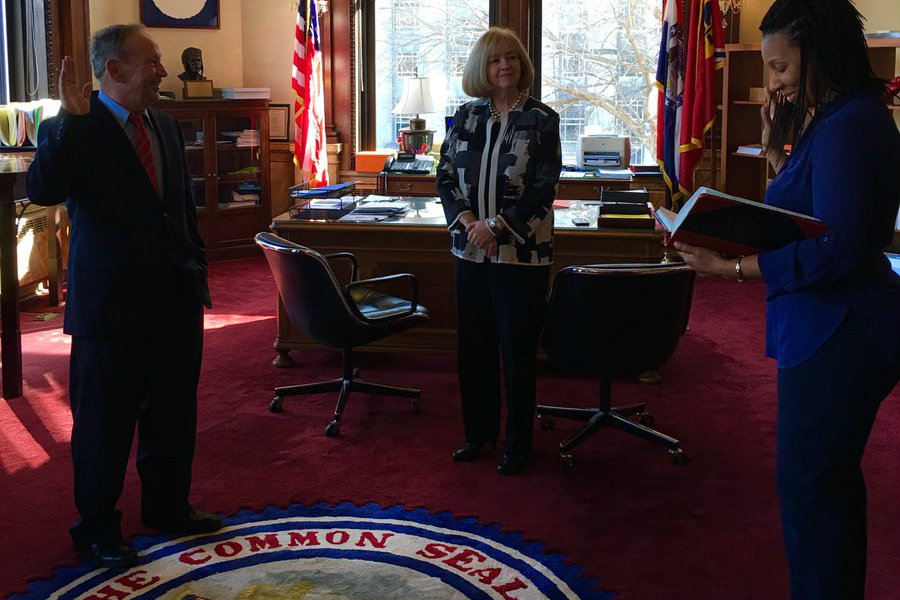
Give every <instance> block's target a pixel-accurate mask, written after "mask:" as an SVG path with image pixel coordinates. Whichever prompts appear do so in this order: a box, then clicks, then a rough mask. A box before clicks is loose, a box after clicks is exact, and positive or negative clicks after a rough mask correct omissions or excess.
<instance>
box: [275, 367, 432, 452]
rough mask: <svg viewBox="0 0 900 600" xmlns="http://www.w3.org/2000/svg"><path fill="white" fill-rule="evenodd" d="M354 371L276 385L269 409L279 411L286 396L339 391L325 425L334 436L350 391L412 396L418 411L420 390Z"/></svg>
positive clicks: (339, 426) (329, 434) (338, 430)
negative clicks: (375, 380) (373, 379)
mask: <svg viewBox="0 0 900 600" xmlns="http://www.w3.org/2000/svg"><path fill="white" fill-rule="evenodd" d="M356 373H357V371H356V369H354V372H353V376H352V377H339V378H337V379H331V380H328V381H320V382H317V383H303V384H300V385H288V386H283V387H277V388H275V397H274V398H272V401H271V402H269V410H270V411H271V412H281V411H282V410H283V402H284V398H285V397H286V396H302V395H306V394H322V393H327V392H338V391H339V392H340V395H339V396H338V402H337V407H336V408H335V409H334V418H333V419H332V420H331V421H330V422H329V423H328V425H326V426H325V435H327V436H328V437H335V436H337V435H339V434H340V432H341V425H340V423H341V415H342V414H343V412H344V406H345V405H346V404H347V397H348V396H349V395H350V392H363V393H367V394H382V395H386V396H400V397H403V398H412V408H413V413H414V414H416V413H418V412H419V398H420V397H421V395H422V392H421V390H417V389H413V388H405V387H399V386H393V385H384V384H381V383H372V382H371V381H365V380H363V379H356V378H355V375H356Z"/></svg>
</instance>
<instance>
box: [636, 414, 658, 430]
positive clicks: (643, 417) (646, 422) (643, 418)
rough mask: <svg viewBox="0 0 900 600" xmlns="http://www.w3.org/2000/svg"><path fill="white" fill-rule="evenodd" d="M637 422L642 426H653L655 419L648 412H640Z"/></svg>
mask: <svg viewBox="0 0 900 600" xmlns="http://www.w3.org/2000/svg"><path fill="white" fill-rule="evenodd" d="M638 422H639V423H640V424H641V425H643V426H644V427H653V425H655V424H656V419H654V418H653V415H651V414H650V413H641V414H640V417H639V418H638Z"/></svg>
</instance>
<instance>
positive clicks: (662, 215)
mask: <svg viewBox="0 0 900 600" xmlns="http://www.w3.org/2000/svg"><path fill="white" fill-rule="evenodd" d="M653 215H654V216H655V217H656V220H657V222H659V224H660V225H662V228H663V229H665V230H666V231H668V232H669V233H671V232H672V230H673V229H675V219H677V218H678V215H677V214H675V213H673V212H672V211H671V210H669V209H668V208H664V207H662V206H660V207H659V208H657V209H656V210H654V211H653Z"/></svg>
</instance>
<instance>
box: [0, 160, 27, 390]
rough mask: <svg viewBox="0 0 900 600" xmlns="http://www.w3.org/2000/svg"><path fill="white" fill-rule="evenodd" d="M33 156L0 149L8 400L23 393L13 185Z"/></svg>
mask: <svg viewBox="0 0 900 600" xmlns="http://www.w3.org/2000/svg"><path fill="white" fill-rule="evenodd" d="M32 157H33V154H30V153H5V152H4V153H0V290H2V293H0V359H2V361H3V397H4V398H6V399H7V400H9V399H10V398H18V397H19V396H21V395H22V330H21V327H20V325H19V272H18V266H17V264H16V262H17V258H16V198H15V186H16V182H17V181H19V180H20V178H21V177H23V176H24V175H25V173H26V172H27V171H28V165H30V164H31V159H32Z"/></svg>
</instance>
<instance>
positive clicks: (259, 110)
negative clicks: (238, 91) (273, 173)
mask: <svg viewBox="0 0 900 600" xmlns="http://www.w3.org/2000/svg"><path fill="white" fill-rule="evenodd" d="M157 107H158V108H159V109H161V110H163V111H165V112H167V113H169V114H171V115H172V116H173V117H175V119H176V120H177V121H178V123H179V125H180V126H181V131H182V134H183V136H184V139H185V153H186V155H187V162H188V170H189V172H190V174H191V189H192V192H193V194H194V202H195V204H196V206H197V216H198V219H197V221H198V226H199V228H200V234H201V236H202V237H203V239H204V241H205V242H206V247H207V251H208V252H207V253H208V256H209V257H210V258H211V259H217V258H233V257H238V256H245V255H248V254H250V253H253V252H255V250H256V247H255V245H254V243H253V236H254V235H255V234H256V233H258V232H260V231H264V230H266V228H267V227H268V225H269V222H270V221H271V207H270V202H271V199H270V193H269V189H270V186H269V122H268V118H269V111H268V102H266V101H265V100H184V101H166V102H160V103H159V104H158V105H157ZM244 144H248V145H244ZM251 194H252V195H253V197H252V198H251V197H249V196H250V195H251ZM236 195H237V196H239V197H236Z"/></svg>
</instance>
